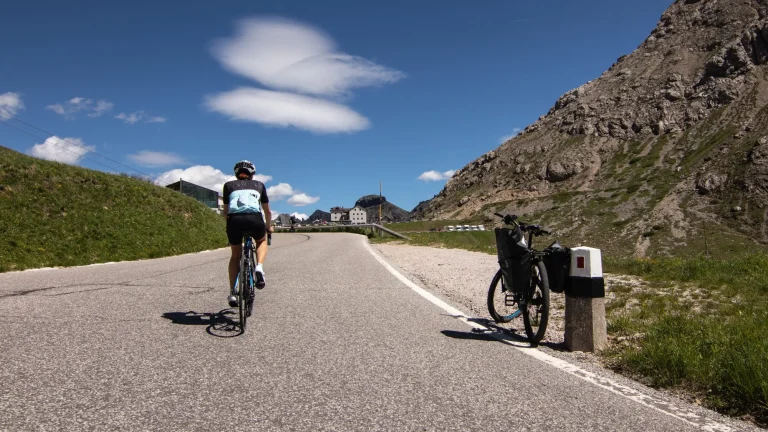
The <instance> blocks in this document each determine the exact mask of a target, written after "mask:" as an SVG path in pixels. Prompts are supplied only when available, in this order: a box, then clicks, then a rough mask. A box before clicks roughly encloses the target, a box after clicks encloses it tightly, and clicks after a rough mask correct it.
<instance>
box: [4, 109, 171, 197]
mask: <svg viewBox="0 0 768 432" xmlns="http://www.w3.org/2000/svg"><path fill="white" fill-rule="evenodd" d="M0 116H3V117H5V118H7V119H9V120H15V121H17V122H19V123H21V124H23V125H26V126H28V127H31V128H33V129H36V130H38V131H40V132H43V133H45V134H48V135H50V136H56V134H54V133H52V132H48V131H46V130H45V129H42V128H39V127H37V126H35V125H33V124H30V123H27V122H25V121H24V120H21V119H20V118H18V117H16V116H12V115H8V114H5V113H2V112H0ZM0 124H5V125H6V126H8V127H10V128H13V129H16V130H17V131H20V132H23V133H26V134H27V135H30V136H33V137H35V138H37V139H40V140H43V141H45V140H46V139H45V138H41V137H39V136H36V135H33V134H31V133H29V132H27V131H25V130H22V129H19V128H15V127H13V126H11V125H8V124H7V123H5V122H2V121H0ZM59 140H60V141H64V142H66V143H68V144H70V145H72V146H75V147H79V148H81V149H83V150H84V151H86V152H88V153H93V154H95V155H97V156H100V157H102V158H104V159H106V160H108V161H110V162H113V163H115V164H117V165H120V166H122V167H125V168H128V169H129V170H131V171H135V172H137V173H139V174H142V175H144V176H146V177H148V178H150V179H152V180H153V181H154V182H158V183H165V184H166V185H168V184H169V183H168V182H163V181H160V180H159V178H160V177H159V176H157V177H156V176H152V175H150V174H147V173H145V172H143V171H140V170H137V169H136V168H133V167H131V166H129V165H126V164H124V163H121V162H118V161H116V160H114V159H112V158H110V157H108V156H105V155H103V154H101V153H99V152H97V151H95V150H91V149H89V148H87V147H85V146H82V145H80V144H77V143H74V142H72V141H69V140H67V139H65V138H59ZM54 144H56V145H58V143H54ZM59 147H61V148H62V149H64V150H67V151H70V152H72V153H75V154H77V155H78V156H81V157H83V158H84V159H86V160H89V161H91V162H94V163H97V164H99V165H101V166H106V165H104V164H102V163H99V162H97V161H95V160H93V159H89V158H86V157H85V154H82V155H80V154H78V153H76V152H73V151H72V150H70V149H68V148H66V147H64V146H59ZM108 168H109V169H111V170H115V168H113V167H108ZM115 171H118V172H122V171H120V170H115ZM124 174H127V173H124Z"/></svg>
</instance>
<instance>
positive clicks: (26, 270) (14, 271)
mask: <svg viewBox="0 0 768 432" xmlns="http://www.w3.org/2000/svg"><path fill="white" fill-rule="evenodd" d="M222 249H227V248H219V249H208V250H204V251H199V252H188V253H184V254H179V255H168V256H164V257H159V258H141V259H135V260H125V261H107V262H103V263H93V264H83V265H77V266H60V267H40V268H31V269H24V270H11V271H8V272H5V273H4V274H11V273H30V272H39V271H50V270H67V269H77V268H85V267H98V266H105V265H112V264H124V263H132V262H139V261H151V260H158V259H163V258H175V257H180V256H184V255H198V254H204V253H208V252H215V251H217V250H222Z"/></svg>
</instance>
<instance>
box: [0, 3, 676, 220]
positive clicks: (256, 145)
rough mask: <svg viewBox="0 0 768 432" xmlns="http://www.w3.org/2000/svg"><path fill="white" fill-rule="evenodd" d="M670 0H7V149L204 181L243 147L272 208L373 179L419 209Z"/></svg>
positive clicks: (341, 196) (3, 39) (601, 64)
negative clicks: (455, 174) (449, 179)
mask: <svg viewBox="0 0 768 432" xmlns="http://www.w3.org/2000/svg"><path fill="white" fill-rule="evenodd" d="M670 4H671V0H622V1H615V0H585V1H581V2H572V1H567V0H553V1H537V2H533V1H527V2H524V1H513V0H504V1H502V0H489V1H482V2H470V1H457V0H440V1H436V0H435V1H433V0H429V1H427V0H424V1H411V0H409V1H405V0H391V1H387V2H367V1H352V0H349V1H341V0H331V1H323V2H319V1H314V0H294V1H285V0H283V1H278V0H265V1H256V0H250V1H227V2H210V1H198V0H192V1H189V0H188V1H183V2H182V1H170V0H169V1H162V2H158V1H144V0H140V1H133V2H119V3H118V2H105V1H96V0H93V1H73V2H61V1H58V0H57V1H53V0H52V1H34V0H30V1H25V2H9V4H7V5H4V7H3V13H2V14H0V48H1V49H0V55H1V56H2V61H0V114H5V116H6V117H3V116H2V115H0V121H2V123H4V124H3V125H0V145H4V146H6V147H10V148H13V149H15V150H18V151H22V152H25V153H27V154H32V155H35V156H38V157H46V158H49V159H57V160H61V161H63V162H67V163H73V164H79V165H81V166H85V167H88V168H94V169H100V170H105V171H107V170H108V168H106V167H104V166H103V165H98V164H96V163H94V162H93V161H98V162H101V163H103V164H105V165H107V166H110V167H113V169H116V170H122V171H129V170H128V169H127V168H125V167H124V166H121V165H118V164H116V163H114V162H112V161H108V160H105V159H102V158H101V157H100V156H99V155H104V156H107V157H109V158H111V159H113V160H114V161H117V162H120V163H122V164H125V165H128V166H130V167H133V168H135V169H138V170H140V171H142V172H145V173H148V174H151V175H152V176H157V177H159V180H160V181H167V182H170V181H177V180H178V177H179V176H182V177H183V178H184V179H185V180H188V181H192V182H197V183H200V184H203V185H207V186H209V187H215V185H219V184H221V183H222V182H223V181H226V179H228V176H230V175H231V169H232V166H233V165H234V163H235V162H237V161H238V160H240V159H250V160H252V161H253V162H254V163H255V164H256V170H257V173H258V174H260V175H262V176H263V177H262V179H264V180H266V182H265V184H266V185H267V186H268V187H271V189H270V191H271V192H272V196H271V198H272V209H273V210H274V211H277V212H284V213H293V212H298V213H301V214H311V213H312V212H313V211H314V210H315V209H318V208H319V209H323V210H325V211H328V209H329V208H330V207H333V206H337V205H342V206H351V205H352V204H353V203H354V201H355V200H356V199H357V198H359V197H360V196H362V195H366V194H374V193H376V194H377V193H378V192H379V182H380V181H381V182H382V183H383V189H384V190H383V192H384V195H385V196H386V197H387V199H388V200H389V201H390V202H392V203H394V204H396V205H398V206H400V207H403V208H405V209H406V210H411V209H412V208H413V207H414V206H415V205H416V204H417V203H418V202H419V201H421V200H425V199H429V198H431V197H432V196H433V195H434V194H436V193H438V192H439V191H440V190H441V189H442V187H443V185H444V184H445V181H446V178H447V176H448V175H450V173H451V172H452V171H453V170H457V169H459V168H461V167H463V166H464V165H466V164H467V163H468V162H470V161H472V160H473V159H475V158H477V157H479V156H480V155H482V154H483V153H486V152H488V151H490V150H492V149H494V148H496V147H498V145H499V144H500V143H501V141H502V139H503V137H508V136H510V135H512V134H514V133H515V131H516V130H519V129H522V128H524V127H525V126H526V125H528V124H531V123H533V122H534V121H535V120H536V119H537V118H538V117H539V116H541V115H543V114H546V112H547V111H548V110H549V109H550V108H551V106H552V105H553V104H554V102H555V100H556V99H557V98H558V97H559V96H560V95H562V94H563V93H565V92H566V91H568V90H570V89H573V88H575V87H578V86H579V85H581V84H583V83H584V82H586V81H589V80H591V79H594V78H597V77H598V76H600V74H601V73H602V72H603V71H604V70H606V69H607V68H608V67H610V65H611V64H612V63H613V62H614V61H615V60H616V59H617V58H618V57H619V56H621V55H624V54H628V53H630V52H632V51H633V50H634V49H635V48H636V47H637V46H638V45H639V44H640V43H641V42H642V41H643V40H644V39H645V38H646V37H647V36H648V35H649V34H650V31H651V30H652V29H653V28H654V27H655V25H656V23H657V21H658V19H659V17H660V16H661V14H662V13H663V12H664V10H665V9H666V8H667V7H668V6H669V5H670ZM8 115H15V116H16V117H18V119H20V120H22V121H24V122H26V123H28V124H29V125H32V126H34V127H36V128H39V129H42V130H44V131H46V132H42V131H40V130H39V129H34V128H32V127H31V126H28V125H25V124H22V123H19V122H17V121H16V120H12V119H8V118H7V116H8ZM6 126H8V127H6ZM10 126H12V127H14V128H18V129H22V130H25V131H26V132H28V133H27V134H25V133H22V132H19V131H18V130H15V129H12V128H11V127H10ZM30 134H31V135H34V136H31V135H30ZM84 149H88V150H92V151H95V152H96V153H98V154H99V155H97V154H95V153H90V152H88V153H86V151H85V150H84ZM83 154H85V155H84V156H82V155H83ZM129 172H130V171H129ZM420 177H421V178H420Z"/></svg>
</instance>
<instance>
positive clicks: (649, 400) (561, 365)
mask: <svg viewBox="0 0 768 432" xmlns="http://www.w3.org/2000/svg"><path fill="white" fill-rule="evenodd" d="M362 240H363V245H364V246H365V248H366V249H367V250H368V252H370V254H371V255H372V256H373V257H374V258H375V259H376V260H377V261H378V262H379V263H381V265H382V266H384V268H386V269H387V270H389V272H390V273H392V274H393V275H394V276H395V277H396V278H397V279H399V280H400V282H402V283H403V284H405V285H406V286H407V287H408V288H410V289H412V290H413V291H415V292H416V293H417V294H419V295H420V296H422V297H424V298H425V299H427V300H429V301H430V302H432V303H433V304H434V305H436V306H437V307H439V308H440V309H442V310H444V311H446V312H447V313H449V314H451V315H453V316H455V317H457V318H458V319H459V320H461V321H463V322H464V323H465V324H467V325H469V326H470V327H474V328H476V329H482V330H491V329H489V328H487V327H485V326H483V325H480V324H478V323H475V322H472V321H469V320H468V317H467V315H465V314H464V313H462V312H461V311H459V310H458V309H456V308H455V307H453V306H451V305H449V304H448V303H446V302H444V301H442V300H441V299H439V298H437V297H436V296H435V295H433V294H432V293H430V292H429V291H426V290H424V289H423V288H421V287H420V286H418V285H416V284H415V283H413V282H411V281H410V280H409V279H408V278H406V277H405V276H403V275H402V274H401V273H400V272H398V271H397V270H396V269H395V268H394V267H392V266H391V265H390V264H389V263H388V262H387V261H386V260H384V258H382V257H381V256H380V255H379V254H378V253H377V252H376V251H374V250H373V248H371V246H370V244H369V242H368V238H367V237H363V239H362ZM498 340H499V341H501V342H504V343H507V344H509V345H512V346H513V347H515V348H516V349H518V350H519V351H520V352H522V353H523V354H527V355H529V356H531V357H533V358H535V359H537V360H540V361H542V362H544V363H547V364H548V365H550V366H554V367H556V368H558V369H560V370H562V371H564V372H567V373H569V374H571V375H573V376H576V377H579V378H581V379H583V380H584V381H587V382H589V383H591V384H594V385H596V386H598V387H602V388H604V389H606V390H608V391H610V392H613V393H616V394H618V395H620V396H623V397H625V398H627V399H629V400H631V401H634V402H637V403H639V404H641V405H644V406H646V407H648V408H653V409H655V410H657V411H660V412H662V413H664V414H667V415H669V416H671V417H674V418H676V419H678V420H682V421H684V422H686V423H688V424H690V425H692V426H696V427H698V428H700V429H701V430H704V431H711V432H730V431H734V429H733V428H731V427H730V426H727V425H725V424H722V423H718V422H716V421H714V420H712V419H709V418H707V417H704V416H701V415H699V414H697V413H695V412H693V411H691V410H689V409H686V408H683V407H679V406H676V405H673V404H671V403H669V402H666V401H663V400H661V399H658V398H656V397H653V396H649V395H646V394H643V393H641V392H639V391H637V390H635V389H633V388H630V387H627V386H625V385H623V384H620V383H618V382H616V381H614V380H612V379H610V378H606V377H602V376H599V375H597V374H595V373H593V372H589V371H587V370H584V369H582V368H580V367H578V366H576V365H573V364H571V363H568V362H566V361H565V360H561V359H559V358H557V357H553V356H551V355H549V354H546V353H544V352H542V351H539V350H538V349H532V348H530V347H528V346H527V345H522V344H519V343H516V342H515V341H511V340H507V339H503V338H498Z"/></svg>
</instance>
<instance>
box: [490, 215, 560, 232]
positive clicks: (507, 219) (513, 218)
mask: <svg viewBox="0 0 768 432" xmlns="http://www.w3.org/2000/svg"><path fill="white" fill-rule="evenodd" d="M494 214H495V215H496V216H498V217H500V218H502V219H504V223H505V224H507V225H516V226H518V227H520V230H521V231H523V232H526V231H527V232H531V233H533V235H537V236H541V235H550V234H552V233H551V232H550V231H547V230H544V229H542V228H541V226H540V225H529V224H527V223H525V222H517V218H518V216H517V215H509V214H508V215H502V214H500V213H494Z"/></svg>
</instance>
